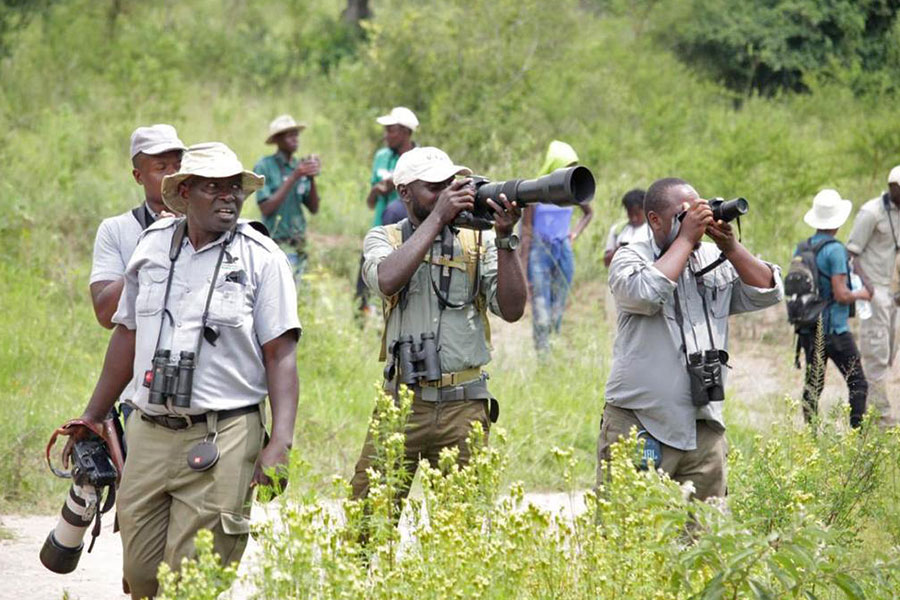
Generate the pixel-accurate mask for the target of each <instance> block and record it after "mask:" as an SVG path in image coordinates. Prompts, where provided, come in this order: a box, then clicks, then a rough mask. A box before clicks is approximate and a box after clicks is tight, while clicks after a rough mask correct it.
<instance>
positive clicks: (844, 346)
mask: <svg viewBox="0 0 900 600" xmlns="http://www.w3.org/2000/svg"><path fill="white" fill-rule="evenodd" d="M851 210H853V203H852V202H851V201H850V200H844V199H843V198H841V195H840V194H838V192H836V191H835V190H831V189H825V190H822V191H820V192H819V193H818V194H816V196H815V198H813V205H812V208H811V209H809V211H808V212H807V213H806V215H805V216H804V217H803V221H804V222H805V223H806V224H807V225H809V226H810V227H812V228H813V229H815V230H816V233H815V235H813V236H812V237H810V238H808V239H806V240H804V241H802V242H800V243H799V244H798V245H797V249H796V250H795V252H794V263H796V264H797V265H799V266H800V269H801V270H803V269H807V270H808V271H809V274H810V275H811V276H813V277H815V278H816V282H817V287H816V289H817V290H818V297H819V299H820V302H819V304H818V306H820V307H821V313H820V315H819V318H818V319H817V322H816V324H815V325H812V326H808V325H807V326H801V327H799V328H798V329H797V335H798V349H802V350H803V353H804V356H805V358H806V377H805V383H804V386H803V416H804V418H805V419H806V422H807V423H809V422H810V421H812V420H813V418H814V417H815V415H816V414H817V411H818V403H819V396H821V394H822V388H823V387H824V385H825V364H826V361H827V360H829V359H830V360H831V362H833V363H834V364H835V366H836V367H837V368H838V369H839V370H840V372H841V375H843V376H844V380H845V381H846V382H847V389H848V392H849V400H850V425H851V426H852V427H859V425H860V423H861V422H862V418H863V415H864V414H865V412H866V395H867V393H868V389H869V387H868V384H867V383H866V375H865V373H864V372H863V367H862V362H861V360H860V356H859V350H857V348H856V342H855V340H854V339H853V333H852V332H851V331H850V327H849V324H848V321H847V320H848V319H849V317H850V306H851V305H852V304H853V303H854V302H856V301H857V300H868V299H869V298H870V297H871V294H870V293H869V291H868V290H866V289H865V288H860V289H852V288H851V284H850V264H849V258H850V257H849V256H848V254H847V249H846V248H845V247H844V245H843V244H842V243H841V242H839V241H838V240H837V239H835V237H834V236H835V235H836V234H837V231H838V229H839V228H840V227H841V225H843V224H844V223H845V222H846V221H847V217H849V216H850V211H851ZM796 272H797V270H796V269H795V268H794V266H793V263H792V269H791V273H789V274H788V277H787V281H786V282H785V287H786V290H785V292H786V295H788V296H789V297H788V311H789V314H790V310H791V306H792V305H791V302H793V301H794V300H793V299H792V298H791V297H790V292H791V286H792V284H793V280H794V277H796V275H795V273H796ZM820 328H821V330H820ZM798 366H799V363H798Z"/></svg>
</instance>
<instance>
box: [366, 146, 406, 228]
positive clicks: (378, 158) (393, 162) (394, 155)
mask: <svg viewBox="0 0 900 600" xmlns="http://www.w3.org/2000/svg"><path fill="white" fill-rule="evenodd" d="M399 158H400V154H399V153H398V152H395V151H394V150H391V149H390V148H388V147H384V148H380V149H379V150H378V152H376V153H375V158H374V159H373V160H372V177H371V178H370V179H369V185H370V186H373V185H375V184H376V183H380V182H382V181H384V180H385V179H387V178H388V177H390V176H391V175H393V173H394V167H396V166H397V160H398V159H399ZM399 198H400V195H399V194H398V193H397V189H396V188H394V189H393V190H391V192H390V193H389V194H387V195H385V196H378V197H377V198H376V199H375V217H374V219H373V220H372V227H378V226H379V225H381V224H382V221H381V216H382V213H384V209H385V208H386V207H387V205H388V204H390V203H391V202H393V201H394V200H398V199H399Z"/></svg>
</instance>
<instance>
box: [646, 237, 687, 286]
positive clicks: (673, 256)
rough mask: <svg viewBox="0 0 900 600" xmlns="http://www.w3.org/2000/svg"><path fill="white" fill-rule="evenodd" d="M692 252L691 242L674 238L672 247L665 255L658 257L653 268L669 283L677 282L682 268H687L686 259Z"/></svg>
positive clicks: (681, 238)
mask: <svg viewBox="0 0 900 600" xmlns="http://www.w3.org/2000/svg"><path fill="white" fill-rule="evenodd" d="M693 251H694V246H693V244H691V242H690V241H689V240H687V239H685V238H683V237H677V238H675V241H674V242H672V245H671V246H669V248H668V249H667V250H666V252H665V254H663V255H662V256H660V257H659V259H658V260H657V261H656V262H655V263H653V266H654V267H656V268H657V269H658V270H659V271H660V272H661V273H662V274H663V275H665V276H666V277H668V278H669V280H671V281H678V278H679V277H681V273H682V272H684V267H685V266H687V261H688V258H690V256H691V252H693Z"/></svg>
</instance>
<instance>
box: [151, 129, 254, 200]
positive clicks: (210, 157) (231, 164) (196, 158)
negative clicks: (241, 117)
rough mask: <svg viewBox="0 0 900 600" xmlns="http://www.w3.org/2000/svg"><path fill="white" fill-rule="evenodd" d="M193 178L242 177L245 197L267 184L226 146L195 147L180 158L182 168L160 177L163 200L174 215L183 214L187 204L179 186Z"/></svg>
mask: <svg viewBox="0 0 900 600" xmlns="http://www.w3.org/2000/svg"><path fill="white" fill-rule="evenodd" d="M194 175H197V176H199V177H209V178H213V179H221V178H224V177H232V176H234V175H241V185H242V186H243V188H244V193H245V194H247V195H248V196H249V195H250V194H252V193H253V192H255V191H256V190H258V189H259V188H261V187H262V185H263V183H265V181H266V178H265V177H263V176H262V175H257V174H256V173H254V172H253V171H247V170H245V169H244V167H243V165H241V161H240V160H239V159H238V157H237V155H236V154H235V153H234V152H232V151H231V148H229V147H228V146H226V145H225V144H223V143H221V142H205V143H203V144H195V145H193V146H191V147H190V148H188V149H187V151H186V152H185V153H184V156H182V157H181V169H179V171H178V172H177V173H173V174H172V175H166V176H165V177H164V178H163V181H162V198H163V202H164V203H165V204H166V206H168V207H169V208H170V209H172V210H174V211H175V212H179V213H184V212H185V209H186V208H187V203H186V202H185V201H184V198H182V197H181V196H180V195H179V194H178V184H180V183H181V182H182V181H184V180H185V179H187V178H188V177H191V176H194Z"/></svg>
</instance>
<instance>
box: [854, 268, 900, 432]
mask: <svg viewBox="0 0 900 600" xmlns="http://www.w3.org/2000/svg"><path fill="white" fill-rule="evenodd" d="M893 304H894V302H893V300H892V299H891V293H890V288H888V287H886V286H875V295H874V296H873V297H872V300H871V305H872V316H871V317H870V318H868V319H866V320H862V319H860V322H859V353H860V356H862V364H863V371H864V372H865V374H866V380H867V381H868V382H869V397H868V401H869V404H870V405H871V406H873V407H874V408H875V410H876V411H878V415H879V422H880V424H881V425H882V426H885V427H890V426H891V425H894V424H896V423H897V419H896V416H895V410H896V407H894V406H892V403H891V400H890V396H889V394H888V390H887V378H888V370H889V369H888V362H889V360H890V352H891V349H890V330H891V311H892V310H894V309H893Z"/></svg>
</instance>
